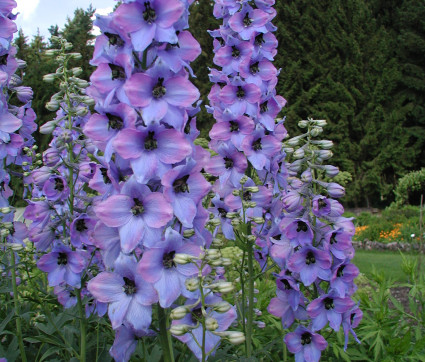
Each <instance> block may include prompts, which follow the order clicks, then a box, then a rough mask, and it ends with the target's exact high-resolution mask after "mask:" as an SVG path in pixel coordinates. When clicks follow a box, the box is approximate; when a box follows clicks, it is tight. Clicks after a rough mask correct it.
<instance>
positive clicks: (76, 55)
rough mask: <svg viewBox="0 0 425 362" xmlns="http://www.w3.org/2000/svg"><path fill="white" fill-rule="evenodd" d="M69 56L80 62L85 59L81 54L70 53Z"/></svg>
mask: <svg viewBox="0 0 425 362" xmlns="http://www.w3.org/2000/svg"><path fill="white" fill-rule="evenodd" d="M69 55H70V56H71V57H72V58H73V59H75V60H80V59H81V58H82V57H83V56H82V55H81V54H80V53H69Z"/></svg>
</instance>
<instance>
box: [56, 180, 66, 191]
mask: <svg viewBox="0 0 425 362" xmlns="http://www.w3.org/2000/svg"><path fill="white" fill-rule="evenodd" d="M64 189H65V186H64V184H63V181H62V179H61V178H59V177H57V178H55V190H57V191H59V192H62V191H63V190H64Z"/></svg>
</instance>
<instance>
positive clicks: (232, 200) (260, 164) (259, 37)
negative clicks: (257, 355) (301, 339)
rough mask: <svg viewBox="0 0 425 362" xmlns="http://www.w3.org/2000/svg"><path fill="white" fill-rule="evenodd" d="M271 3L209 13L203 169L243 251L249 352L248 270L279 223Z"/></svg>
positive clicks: (280, 174)
mask: <svg viewBox="0 0 425 362" xmlns="http://www.w3.org/2000/svg"><path fill="white" fill-rule="evenodd" d="M273 5H274V1H216V2H215V6H214V15H215V16H216V17H217V18H219V19H222V21H223V25H221V26H220V28H219V29H217V30H214V31H211V32H210V34H211V35H212V36H213V37H214V53H215V56H214V63H215V64H216V65H217V66H219V67H221V70H217V69H212V70H211V73H210V79H211V81H212V82H213V83H214V85H213V87H212V89H211V92H210V94H209V100H210V107H209V111H210V113H212V114H213V116H214V118H215V120H216V123H215V124H214V126H213V128H212V130H211V132H210V138H211V142H210V147H211V148H212V149H213V150H214V151H215V152H216V153H217V156H214V157H212V159H211V162H210V163H209V164H208V165H207V167H206V168H205V170H206V171H207V172H209V173H210V174H211V175H213V176H215V177H217V178H218V179H217V181H216V182H215V184H214V191H215V193H216V194H215V197H214V198H213V199H212V202H211V210H212V211H213V212H214V213H215V215H216V216H217V217H218V218H219V219H220V220H221V232H222V234H223V236H224V237H225V238H226V239H228V240H235V241H236V245H237V246H238V247H239V248H240V249H242V251H243V253H242V254H241V261H240V262H239V263H238V265H237V266H236V271H237V273H238V274H239V280H240V285H241V288H242V289H241V292H242V293H241V298H240V299H239V302H238V306H239V311H240V316H241V318H240V321H241V327H242V330H243V331H244V332H245V333H246V348H245V351H246V356H247V357H251V356H252V355H253V348H252V334H253V326H254V322H255V321H254V317H255V316H254V312H255V311H254V303H255V298H254V281H255V279H256V277H255V276H254V274H255V273H257V272H258V270H261V272H264V271H266V269H267V268H268V264H267V262H268V256H269V253H270V246H271V245H272V244H271V242H270V240H271V238H272V237H273V236H275V235H276V234H277V231H278V230H279V224H280V222H281V216H282V213H281V201H280V198H281V195H282V194H281V193H282V189H284V188H285V185H286V181H285V172H286V171H285V163H284V162H283V161H284V157H285V153H284V152H283V150H282V143H281V141H282V140H283V139H284V138H285V137H286V130H285V128H284V126H283V120H282V119H280V120H278V121H275V119H276V117H277V115H278V113H279V112H280V110H281V109H282V107H283V106H284V105H285V103H286V101H285V99H284V98H283V97H281V96H279V95H277V94H276V90H275V86H276V83H277V75H278V70H277V69H276V68H275V67H274V65H273V64H272V61H273V59H274V56H275V55H276V53H277V49H276V48H277V39H276V37H275V36H274V35H273V31H274V30H275V27H274V26H273V24H272V22H271V21H272V19H273V18H274V17H275V15H276V11H275V10H274V8H273ZM279 233H280V232H279ZM256 260H257V261H258V264H259V268H256V267H255V264H257V261H256ZM232 269H234V267H233V266H232ZM260 274H261V273H260ZM258 325H259V326H261V324H260V323H259V324H258Z"/></svg>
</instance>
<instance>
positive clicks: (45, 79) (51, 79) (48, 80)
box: [43, 74, 56, 83]
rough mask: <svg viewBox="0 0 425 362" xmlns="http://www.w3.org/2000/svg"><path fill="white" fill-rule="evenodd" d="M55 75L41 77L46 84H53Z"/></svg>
mask: <svg viewBox="0 0 425 362" xmlns="http://www.w3.org/2000/svg"><path fill="white" fill-rule="evenodd" d="M55 77H56V75H55V74H46V75H44V76H43V81H45V82H47V83H53V82H54V81H55Z"/></svg>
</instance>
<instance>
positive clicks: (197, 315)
mask: <svg viewBox="0 0 425 362" xmlns="http://www.w3.org/2000/svg"><path fill="white" fill-rule="evenodd" d="M201 319H202V309H201V308H196V309H194V310H192V323H194V324H197V323H198V322H199V321H200V320H201Z"/></svg>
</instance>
